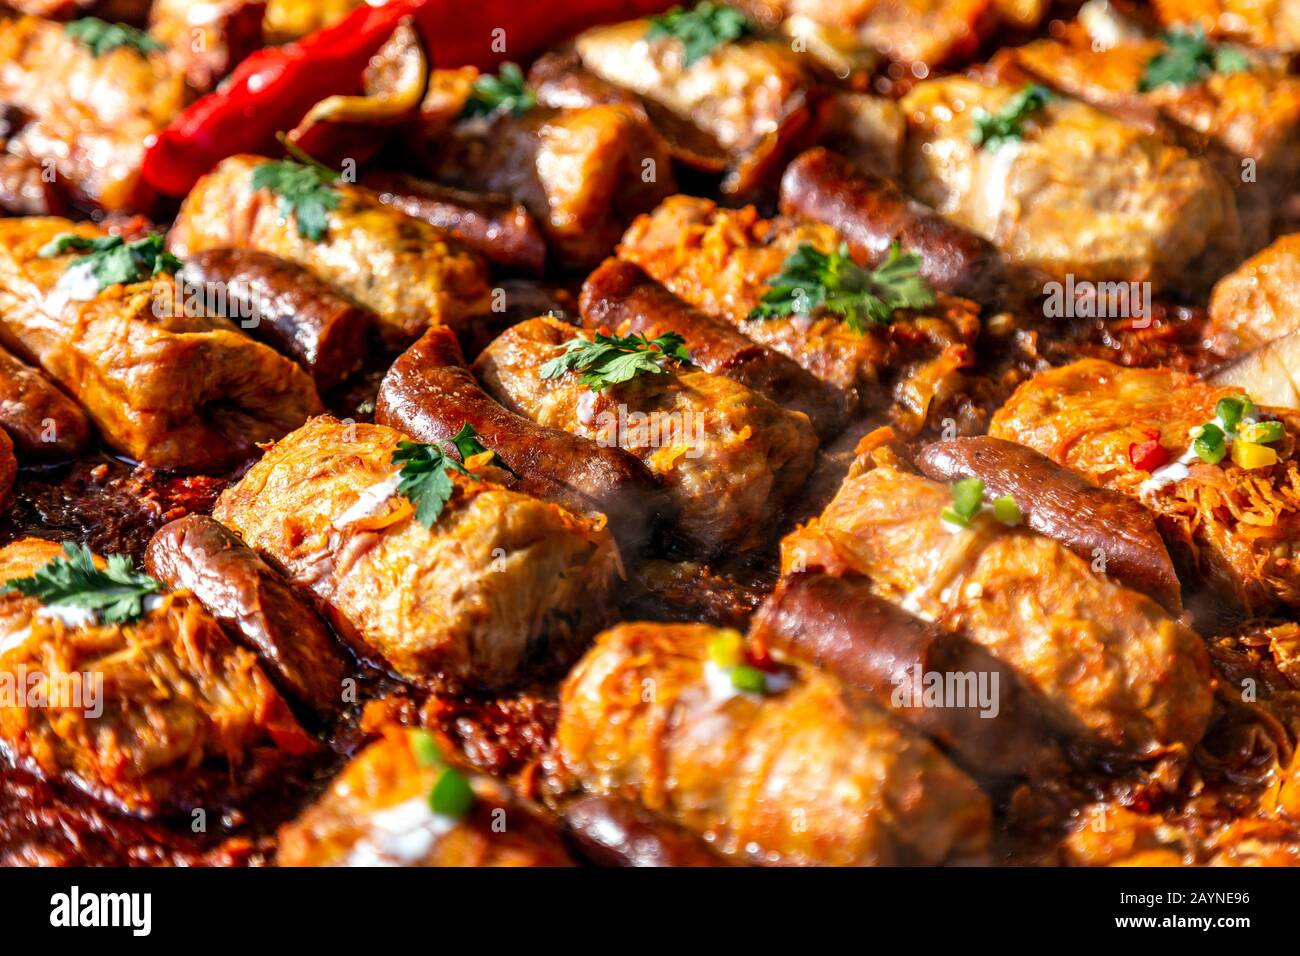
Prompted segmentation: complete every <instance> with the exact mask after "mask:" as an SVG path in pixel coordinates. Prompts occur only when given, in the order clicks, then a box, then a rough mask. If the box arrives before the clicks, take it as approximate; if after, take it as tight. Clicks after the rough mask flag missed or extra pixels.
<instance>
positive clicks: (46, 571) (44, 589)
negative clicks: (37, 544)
mask: <svg viewBox="0 0 1300 956" xmlns="http://www.w3.org/2000/svg"><path fill="white" fill-rule="evenodd" d="M63 553H64V554H65V555H67V557H63V558H55V559H53V560H52V561H50V562H49V563H48V564H46V565H45V566H44V567H42V568H40V569H38V570H37V571H36V573H35V574H33V575H32V576H31V577H29V578H14V579H13V580H11V581H7V582H5V585H6V587H7V588H8V589H9V590H11V591H17V592H19V593H20V594H25V595H27V596H28V597H34V598H37V599H39V600H40V601H41V603H42V604H44V605H46V606H47V607H48V606H50V605H55V604H58V605H63V606H65V607H79V608H85V609H86V610H89V611H94V612H95V613H96V614H98V615H99V618H100V620H102V621H105V622H107V623H109V624H125V623H127V622H128V621H133V620H135V619H136V618H138V617H140V616H141V615H142V614H144V599H145V598H146V597H147V596H149V595H150V594H157V593H158V592H160V591H161V590H162V587H163V586H162V582H160V581H156V580H154V579H153V578H151V577H149V575H147V574H139V573H137V572H136V571H135V570H134V569H132V567H131V560H130V558H128V557H127V556H126V555H124V554H110V555H109V556H108V558H107V564H108V567H106V568H103V569H100V568H97V567H95V559H94V556H93V555H92V554H91V553H90V549H89V548H87V547H86V546H85V545H84V544H73V543H72V542H70V541H69V542H64V545H63Z"/></svg>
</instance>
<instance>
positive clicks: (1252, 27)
mask: <svg viewBox="0 0 1300 956" xmlns="http://www.w3.org/2000/svg"><path fill="white" fill-rule="evenodd" d="M1153 5H1154V7H1155V12H1156V16H1158V17H1159V18H1160V20H1161V21H1162V22H1163V23H1164V24H1165V25H1167V26H1171V27H1182V28H1188V27H1200V28H1201V29H1202V30H1204V31H1205V33H1206V34H1207V35H1208V36H1210V37H1213V38H1215V39H1222V40H1239V41H1242V42H1245V43H1249V44H1250V45H1251V46H1257V47H1264V48H1265V49H1269V50H1277V51H1278V52H1280V53H1297V52H1300V7H1298V6H1296V3H1295V0H1154V4H1153Z"/></svg>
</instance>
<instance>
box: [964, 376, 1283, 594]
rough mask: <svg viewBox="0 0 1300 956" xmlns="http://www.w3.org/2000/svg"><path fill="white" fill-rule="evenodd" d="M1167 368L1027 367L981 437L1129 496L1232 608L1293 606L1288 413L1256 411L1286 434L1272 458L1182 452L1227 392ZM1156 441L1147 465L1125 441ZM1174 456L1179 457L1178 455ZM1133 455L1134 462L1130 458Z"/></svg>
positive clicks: (1232, 391) (1231, 391)
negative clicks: (1208, 458)
mask: <svg viewBox="0 0 1300 956" xmlns="http://www.w3.org/2000/svg"><path fill="white" fill-rule="evenodd" d="M1238 394H1239V392H1238V391H1237V390H1236V389H1234V388H1230V387H1222V386H1213V385H1209V384H1206V383H1204V382H1201V381H1199V380H1197V379H1195V378H1193V377H1191V376H1190V375H1184V374H1182V373H1180V372H1174V371H1170V370H1168V369H1159V368H1156V369H1131V368H1120V367H1118V366H1115V365H1111V364H1110V363H1108V362H1103V361H1100V360H1097V359H1085V360H1083V361H1079V362H1074V363H1072V364H1070V365H1067V366H1064V367H1063V368H1057V369H1051V370H1049V371H1047V372H1042V373H1040V374H1038V375H1035V376H1034V377H1033V378H1032V379H1030V380H1029V381H1028V382H1025V383H1024V384H1023V385H1021V386H1020V387H1019V388H1018V389H1017V390H1016V391H1015V393H1014V394H1013V395H1012V396H1011V397H1010V398H1009V399H1007V401H1006V404H1004V405H1003V406H1002V408H1001V409H999V410H998V412H997V414H996V415H994V417H993V421H992V423H991V424H990V428H989V433H990V434H991V435H994V436H996V437H999V438H1006V439H1009V440H1011V441H1015V442H1019V443H1020V444H1022V445H1028V446H1029V447H1030V448H1035V449H1037V450H1038V451H1040V452H1042V453H1043V454H1044V455H1047V456H1048V457H1049V458H1052V459H1053V460H1054V461H1056V462H1058V463H1059V464H1062V465H1065V466H1066V467H1068V468H1072V469H1074V470H1075V471H1077V472H1079V473H1080V474H1082V475H1083V476H1084V477H1086V478H1088V479H1089V480H1090V481H1093V482H1095V483H1097V484H1099V485H1104V486H1105V487H1107V488H1113V489H1114V490H1116V491H1119V492H1122V493H1123V494H1126V495H1128V496H1130V497H1132V498H1136V499H1138V500H1139V501H1141V502H1142V503H1143V504H1145V505H1146V506H1147V507H1148V508H1150V509H1151V510H1152V511H1153V512H1155V514H1156V520H1157V524H1158V526H1159V528H1160V531H1161V533H1162V534H1163V535H1164V536H1165V540H1166V542H1167V543H1168V545H1169V546H1170V548H1171V550H1172V551H1173V552H1174V554H1175V556H1176V557H1177V558H1180V559H1181V560H1183V561H1184V562H1186V563H1187V564H1188V565H1189V566H1190V567H1191V568H1193V569H1194V570H1195V572H1196V573H1197V574H1199V575H1200V576H1201V577H1203V578H1204V579H1205V580H1206V581H1207V582H1208V583H1209V584H1210V585H1211V586H1213V587H1214V589H1215V590H1216V591H1217V592H1218V593H1219V594H1220V595H1221V596H1222V597H1224V598H1225V599H1226V600H1228V601H1230V602H1231V603H1232V604H1233V605H1234V606H1236V607H1238V608H1243V609H1246V610H1251V611H1260V612H1262V611H1265V610H1267V609H1268V608H1270V607H1273V606H1275V605H1276V604H1277V602H1279V601H1281V602H1283V603H1285V604H1288V605H1291V606H1295V605H1296V604H1297V603H1300V564H1297V562H1296V560H1295V553H1296V552H1295V550H1293V542H1295V541H1297V540H1300V453H1297V450H1296V448H1297V438H1298V437H1300V413H1296V412H1293V411H1289V410H1285V409H1269V408H1264V409H1260V414H1261V415H1263V416H1264V417H1266V418H1276V419H1278V420H1280V421H1281V423H1282V424H1283V426H1284V428H1285V431H1286V434H1285V436H1284V437H1283V439H1282V440H1281V441H1279V442H1276V443H1274V444H1272V445H1271V447H1272V448H1273V449H1274V450H1275V453H1276V456H1277V461H1276V463H1275V464H1272V465H1268V466H1266V467H1254V468H1246V467H1242V466H1240V465H1239V464H1235V463H1234V462H1233V460H1232V456H1231V455H1225V457H1224V458H1223V460H1222V461H1221V462H1219V463H1218V464H1209V463H1208V462H1205V461H1202V460H1201V458H1200V457H1198V456H1197V455H1196V454H1195V452H1194V451H1192V450H1191V447H1190V446H1191V445H1192V438H1191V436H1190V435H1189V434H1188V433H1189V431H1190V430H1191V429H1192V428H1195V427H1198V426H1203V425H1205V424H1207V423H1212V422H1214V421H1215V418H1216V415H1217V412H1216V405H1217V403H1218V401H1219V399H1221V398H1226V397H1231V396H1235V395H1238ZM1151 441H1156V442H1158V443H1159V448H1160V449H1161V452H1160V453H1159V455H1158V459H1159V460H1156V459H1152V460H1153V461H1155V464H1156V465H1159V464H1162V463H1163V462H1165V461H1167V462H1169V463H1170V465H1169V467H1164V468H1161V469H1160V470H1159V472H1158V473H1157V474H1153V473H1152V467H1154V465H1149V466H1148V467H1145V468H1144V467H1139V466H1138V464H1135V463H1134V457H1133V454H1132V453H1131V451H1130V448H1131V446H1134V445H1138V446H1142V445H1143V444H1144V443H1147V442H1151ZM1179 459H1181V461H1179ZM1140 463H1141V461H1139V464H1140Z"/></svg>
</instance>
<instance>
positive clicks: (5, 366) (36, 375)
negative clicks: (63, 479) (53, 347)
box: [0, 348, 90, 460]
mask: <svg viewBox="0 0 1300 956" xmlns="http://www.w3.org/2000/svg"><path fill="white" fill-rule="evenodd" d="M0 428H3V429H4V430H5V431H6V432H8V433H9V437H10V438H12V439H13V444H14V448H15V449H16V450H17V452H18V454H20V455H22V456H23V457H24V458H35V459H38V460H45V459H51V458H71V457H72V456H73V455H75V454H77V453H78V452H79V451H81V449H82V448H84V447H85V446H86V442H87V441H89V440H90V422H88V421H87V420H86V415H85V413H84V412H83V411H82V410H81V408H80V406H78V405H77V403H76V402H74V401H73V400H72V399H70V398H68V396H66V395H64V394H63V393H62V392H61V391H59V390H58V388H57V387H56V386H55V385H54V384H53V383H52V382H50V381H49V380H48V379H46V378H45V376H43V375H41V373H40V372H38V371H36V369H34V368H31V367H30V366H28V365H27V364H25V363H24V362H21V361H19V360H18V359H17V358H15V357H14V356H13V355H11V354H9V353H8V352H6V351H5V350H4V349H2V348H0Z"/></svg>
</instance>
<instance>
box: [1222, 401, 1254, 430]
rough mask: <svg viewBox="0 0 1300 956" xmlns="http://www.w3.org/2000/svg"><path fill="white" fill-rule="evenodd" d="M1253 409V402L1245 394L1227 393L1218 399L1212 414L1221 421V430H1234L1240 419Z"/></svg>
mask: <svg viewBox="0 0 1300 956" xmlns="http://www.w3.org/2000/svg"><path fill="white" fill-rule="evenodd" d="M1254 411H1255V404H1254V402H1252V401H1251V400H1250V399H1249V398H1247V397H1246V396H1245V395H1228V396H1226V397H1225V398H1221V399H1219V401H1218V402H1217V403H1216V404H1215V406H1214V414H1216V415H1218V416H1219V418H1220V420H1222V422H1223V430H1224V431H1229V432H1235V431H1236V430H1237V426H1238V425H1239V424H1241V420H1242V419H1243V418H1246V417H1247V416H1248V415H1250V414H1251V413H1252V412H1254Z"/></svg>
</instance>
